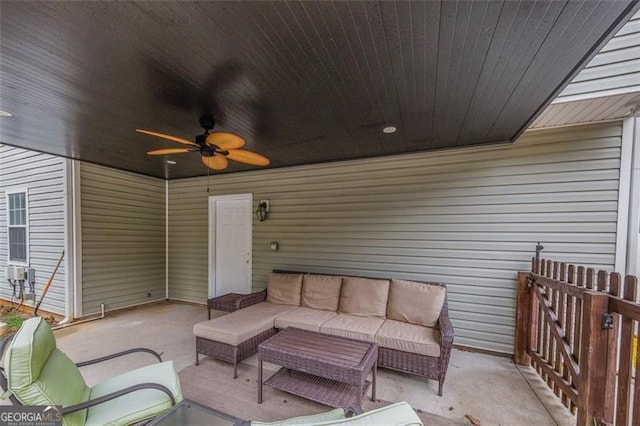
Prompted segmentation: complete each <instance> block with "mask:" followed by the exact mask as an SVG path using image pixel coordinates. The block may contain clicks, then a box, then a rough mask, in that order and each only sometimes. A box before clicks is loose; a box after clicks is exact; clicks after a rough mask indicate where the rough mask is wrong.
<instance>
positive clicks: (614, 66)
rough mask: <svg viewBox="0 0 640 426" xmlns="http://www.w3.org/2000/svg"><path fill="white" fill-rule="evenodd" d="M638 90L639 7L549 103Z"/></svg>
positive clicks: (639, 71) (639, 58)
mask: <svg viewBox="0 0 640 426" xmlns="http://www.w3.org/2000/svg"><path fill="white" fill-rule="evenodd" d="M631 92H640V11H639V12H637V13H636V14H635V15H634V16H633V17H632V18H631V19H630V20H629V21H628V22H627V23H626V24H625V25H624V26H623V27H622V28H621V29H620V30H619V31H618V32H617V33H616V35H615V36H614V37H613V38H612V39H611V40H609V42H608V43H607V44H606V45H605V46H604V47H603V48H602V49H601V50H600V52H598V54H597V55H596V56H594V57H593V59H592V60H591V61H590V62H589V64H588V65H587V66H586V67H585V68H584V69H583V70H582V71H580V73H579V74H578V75H577V76H576V77H575V78H574V79H573V81H572V82H571V83H570V84H569V85H568V86H567V87H566V88H565V89H564V90H563V91H562V92H561V93H560V95H559V96H558V97H557V98H556V99H555V100H554V101H553V103H561V102H566V101H569V100H578V99H585V98H597V97H601V96H612V95H620V94H623V93H631Z"/></svg>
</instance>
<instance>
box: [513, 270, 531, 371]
mask: <svg viewBox="0 0 640 426" xmlns="http://www.w3.org/2000/svg"><path fill="white" fill-rule="evenodd" d="M528 277H529V273H528V272H522V271H521V272H518V282H517V288H516V335H515V353H514V359H513V360H514V362H515V363H516V364H518V365H527V366H528V365H531V357H530V356H529V352H528V350H529V343H530V340H531V339H530V332H531V306H532V303H533V291H531V288H530V287H529V281H528Z"/></svg>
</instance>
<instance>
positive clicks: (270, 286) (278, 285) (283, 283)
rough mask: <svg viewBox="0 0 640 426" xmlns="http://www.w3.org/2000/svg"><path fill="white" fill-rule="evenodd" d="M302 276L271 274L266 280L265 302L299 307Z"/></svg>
mask: <svg viewBox="0 0 640 426" xmlns="http://www.w3.org/2000/svg"><path fill="white" fill-rule="evenodd" d="M301 292H302V274H280V273H277V272H272V273H270V274H269V278H268V280H267V302H270V303H274V304H276V305H295V306H300V294H301Z"/></svg>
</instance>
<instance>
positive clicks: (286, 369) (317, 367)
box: [258, 327, 378, 407]
mask: <svg viewBox="0 0 640 426" xmlns="http://www.w3.org/2000/svg"><path fill="white" fill-rule="evenodd" d="M258 354H259V361H260V374H259V380H261V378H262V362H263V361H266V362H270V363H274V364H278V365H281V366H283V368H281V369H280V370H279V371H278V372H277V373H276V374H274V375H273V376H271V377H270V378H269V379H268V380H266V381H265V382H264V383H266V384H268V385H271V386H274V387H277V388H279V389H281V390H284V391H287V392H290V393H293V394H295V395H299V396H303V397H305V398H308V399H311V400H314V401H317V402H321V403H323V404H327V405H330V406H334V407H349V406H354V405H355V406H358V407H359V406H361V404H362V398H363V396H364V394H365V391H366V389H367V387H368V384H369V382H367V376H368V375H369V373H372V374H373V375H372V378H373V380H374V383H375V377H376V370H375V369H376V363H377V359H378V345H377V344H376V343H373V342H364V341H361V340H354V339H348V338H345V337H340V336H332V335H329V334H322V333H318V332H315V331H309V330H301V329H298V328H293V327H289V328H286V329H285V330H283V331H281V332H280V333H279V334H277V335H275V336H273V337H272V338H270V339H268V340H266V341H265V342H263V343H261V344H260V345H259V346H258ZM259 386H260V390H259V396H258V402H262V385H259ZM374 386H375V385H374ZM372 398H375V387H374V388H373V390H372Z"/></svg>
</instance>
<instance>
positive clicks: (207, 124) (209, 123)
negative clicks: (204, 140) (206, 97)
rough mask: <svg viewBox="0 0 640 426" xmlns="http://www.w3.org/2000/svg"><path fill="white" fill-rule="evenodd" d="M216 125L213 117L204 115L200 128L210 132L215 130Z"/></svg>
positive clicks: (201, 118) (201, 117)
mask: <svg viewBox="0 0 640 426" xmlns="http://www.w3.org/2000/svg"><path fill="white" fill-rule="evenodd" d="M215 125H216V122H215V120H214V119H213V116H212V115H210V114H203V115H201V116H200V127H202V128H203V129H204V130H206V131H209V130H211V129H213V126H215Z"/></svg>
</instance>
